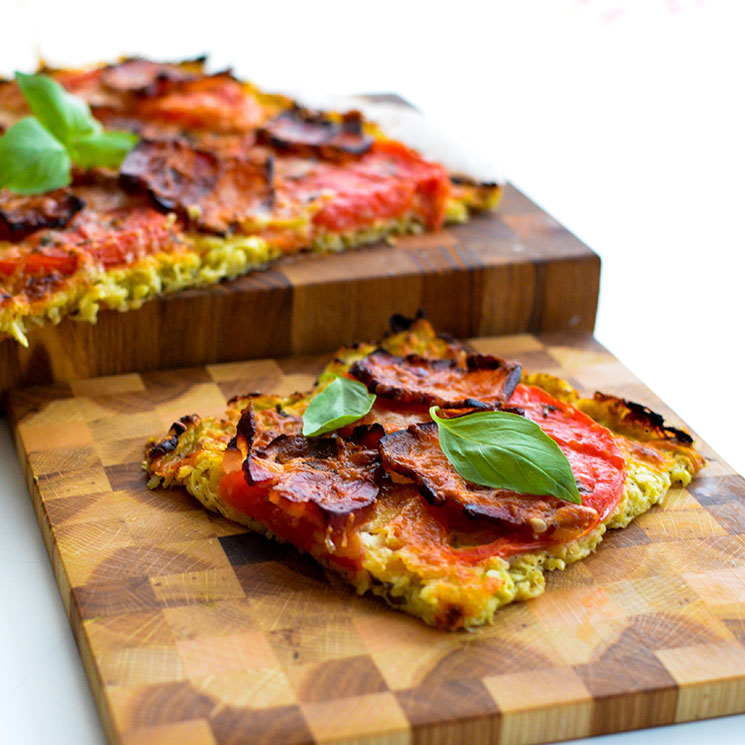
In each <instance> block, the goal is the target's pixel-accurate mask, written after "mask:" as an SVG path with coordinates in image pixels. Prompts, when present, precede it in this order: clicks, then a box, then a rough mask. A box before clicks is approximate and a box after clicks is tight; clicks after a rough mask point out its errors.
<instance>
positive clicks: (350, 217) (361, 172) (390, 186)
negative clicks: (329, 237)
mask: <svg viewBox="0 0 745 745" xmlns="http://www.w3.org/2000/svg"><path fill="white" fill-rule="evenodd" d="M283 189H284V191H285V193H286V194H287V195H288V196H289V197H290V198H291V199H293V198H296V199H300V200H302V201H305V200H310V199H312V198H323V195H324V194H333V195H334V198H333V200H331V201H330V202H329V203H328V204H325V205H323V206H322V207H321V208H320V209H319V210H318V212H316V213H315V215H314V216H313V223H314V225H315V226H316V227H317V228H321V229H328V230H331V231H342V232H343V231H348V230H354V229H356V228H361V227H366V226H370V225H373V224H374V223H375V222H376V221H377V220H390V219H395V218H397V217H408V216H409V213H413V214H415V215H416V216H418V217H419V218H420V219H421V220H422V221H423V222H424V223H425V224H426V225H427V226H428V227H430V228H437V227H440V226H441V225H442V223H443V220H444V219H445V207H446V203H447V199H448V196H449V194H450V177H449V176H448V173H447V171H446V170H445V169H444V168H443V167H442V166H440V165H438V164H436V163H429V162H427V161H426V160H424V159H423V158H422V157H421V156H420V155H419V154H418V153H417V152H416V151H415V150H412V149H411V148H408V147H406V146H405V145H402V144H401V143H399V142H394V141H391V140H386V141H378V142H375V144H374V145H373V146H372V148H371V150H370V151H369V152H368V153H367V154H366V155H363V156H362V157H361V158H360V159H359V160H356V161H347V162H345V163H343V164H336V163H331V162H321V163H318V164H317V165H316V166H315V167H314V168H313V170H312V171H311V172H309V173H308V174H307V175H305V176H303V177H302V178H299V179H297V180H296V181H293V180H290V179H288V180H287V181H285V183H284V185H283Z"/></svg>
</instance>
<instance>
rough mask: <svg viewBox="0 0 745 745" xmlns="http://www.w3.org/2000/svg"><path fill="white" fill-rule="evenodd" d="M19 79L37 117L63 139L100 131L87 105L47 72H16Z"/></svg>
mask: <svg viewBox="0 0 745 745" xmlns="http://www.w3.org/2000/svg"><path fill="white" fill-rule="evenodd" d="M16 81H17V82H18V86H19V87H20V89H21V92H22V93H23V95H24V97H25V99H26V101H27V102H28V105H29V106H30V108H31V111H32V112H33V114H34V116H35V117H36V118H37V119H38V120H39V121H40V122H41V124H42V125H44V127H45V128H46V129H48V130H49V131H50V132H51V133H52V134H53V135H54V136H55V137H56V138H57V139H58V140H59V141H60V142H62V143H64V144H66V145H67V144H69V143H70V142H72V141H73V140H75V139H76V138H78V137H83V136H85V135H92V134H96V133H98V132H101V130H102V127H101V125H100V123H99V122H98V121H97V120H96V119H94V118H93V116H92V114H91V110H90V108H89V107H88V104H87V103H86V102H85V101H84V100H83V99H82V98H78V97H77V96H73V95H71V94H70V93H68V92H67V91H66V90H65V89H64V88H63V87H62V86H61V85H60V84H59V83H58V82H57V81H56V80H52V79H51V78H48V77H46V76H45V75H26V74H24V73H22V72H16Z"/></svg>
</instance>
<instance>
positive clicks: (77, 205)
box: [0, 189, 85, 241]
mask: <svg viewBox="0 0 745 745" xmlns="http://www.w3.org/2000/svg"><path fill="white" fill-rule="evenodd" d="M83 207H85V202H84V201H83V200H82V199H80V197H77V196H75V194H73V193H72V192H70V191H69V190H67V189H57V190H56V191H51V192H48V193H46V194H34V195H27V196H26V195H19V194H13V193H12V192H10V191H8V190H7V189H3V190H0V241H20V240H23V239H24V238H26V237H27V236H29V235H31V233H33V232H34V231H36V230H39V229H40V228H62V227H64V226H65V225H67V223H69V222H70V220H71V219H72V218H73V216H74V215H75V214H76V213H78V212H80V210H82V209H83Z"/></svg>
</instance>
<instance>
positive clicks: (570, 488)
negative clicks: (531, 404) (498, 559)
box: [429, 406, 582, 504]
mask: <svg viewBox="0 0 745 745" xmlns="http://www.w3.org/2000/svg"><path fill="white" fill-rule="evenodd" d="M429 413H430V416H431V417H432V419H434V420H435V422H437V427H438V433H439V437H440V447H441V448H442V451H443V452H444V453H445V455H446V456H447V459H448V460H449V461H450V464H451V465H452V466H453V468H455V470H456V471H457V472H458V473H459V474H460V475H461V476H462V477H463V478H464V479H466V480H468V481H471V482H472V483H474V484H482V485H483V486H491V487H492V488H494V489H509V490H510V491H516V492H520V493H522V494H536V495H552V496H554V497H558V498H559V499H563V500H565V501H566V502H573V503H575V504H582V497H581V496H580V493H579V490H578V489H577V482H576V480H575V478H574V474H573V473H572V467H571V466H570V464H569V460H568V459H567V457H566V455H564V453H562V452H561V448H559V446H558V445H557V444H556V442H554V440H552V439H551V438H550V437H549V436H548V435H547V434H546V433H545V432H544V431H543V430H542V429H541V428H540V427H539V426H538V425H537V424H536V423H535V422H532V421H531V420H530V419H526V418H525V417H522V416H519V415H518V414H510V413H509V412H506V411H479V412H475V413H473V414H466V415H465V416H460V417H456V418H454V419H443V418H441V417H440V416H438V415H437V407H436V406H433V407H432V408H431V409H430V410H429Z"/></svg>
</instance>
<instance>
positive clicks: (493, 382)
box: [349, 349, 522, 409]
mask: <svg viewBox="0 0 745 745" xmlns="http://www.w3.org/2000/svg"><path fill="white" fill-rule="evenodd" d="M349 372H350V374H351V375H352V376H354V377H355V378H357V379H358V380H360V381H361V382H363V383H364V384H365V385H366V386H367V388H368V390H369V391H370V392H371V393H375V394H376V395H378V396H382V397H383V398H389V399H393V400H396V401H405V402H408V403H417V404H422V405H426V406H441V407H443V408H450V409H455V408H475V409H493V408H494V407H495V406H496V405H497V404H498V403H501V402H504V401H506V400H507V399H509V397H510V396H511V395H512V392H513V391H514V390H515V387H516V386H517V384H518V383H519V382H520V377H521V375H522V367H521V366H520V365H519V364H518V363H517V362H512V361H508V360H503V359H500V358H498V357H492V356H490V355H470V356H468V357H467V358H466V367H465V368H464V367H461V366H460V365H459V364H458V361H457V360H454V359H426V358H424V357H420V356H419V355H416V354H410V355H407V356H406V357H397V356H396V355H393V354H391V353H390V352H388V351H386V350H384V349H377V350H375V351H374V352H372V353H371V354H369V355H368V356H367V357H365V358H364V359H362V360H358V361H356V362H355V363H354V364H353V365H352V366H351V368H350V370H349ZM482 372H485V373H489V372H493V373H494V375H488V374H487V375H481V374H480V373H482ZM479 386H480V387H481V389H482V390H483V393H481V394H480V395H479V397H478V398H477V397H476V396H469V395H468V391H469V389H470V390H473V389H474V388H476V387H479Z"/></svg>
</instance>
